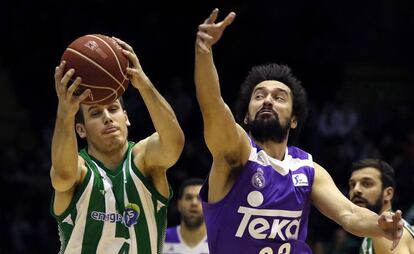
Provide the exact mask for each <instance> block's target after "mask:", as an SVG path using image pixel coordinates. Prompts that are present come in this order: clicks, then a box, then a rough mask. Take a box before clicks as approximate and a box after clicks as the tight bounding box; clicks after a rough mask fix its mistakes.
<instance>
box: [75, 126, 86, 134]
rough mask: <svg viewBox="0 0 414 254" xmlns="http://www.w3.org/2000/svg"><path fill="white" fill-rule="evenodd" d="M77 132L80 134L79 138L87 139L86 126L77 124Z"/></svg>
mask: <svg viewBox="0 0 414 254" xmlns="http://www.w3.org/2000/svg"><path fill="white" fill-rule="evenodd" d="M75 129H76V132H77V133H78V135H79V137H81V138H85V137H86V129H85V126H84V125H83V124H81V123H77V124H76V125H75Z"/></svg>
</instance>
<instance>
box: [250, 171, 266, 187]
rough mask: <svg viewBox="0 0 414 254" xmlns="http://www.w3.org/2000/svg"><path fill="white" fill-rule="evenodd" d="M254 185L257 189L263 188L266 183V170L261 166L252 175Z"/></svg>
mask: <svg viewBox="0 0 414 254" xmlns="http://www.w3.org/2000/svg"><path fill="white" fill-rule="evenodd" d="M252 185H253V187H254V188H256V189H261V188H263V187H264V186H265V185H266V180H265V178H264V172H263V170H262V169H261V168H258V169H257V172H256V173H254V175H253V176H252Z"/></svg>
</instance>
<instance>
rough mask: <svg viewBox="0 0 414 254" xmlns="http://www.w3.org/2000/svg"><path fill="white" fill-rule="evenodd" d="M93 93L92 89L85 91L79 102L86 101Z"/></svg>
mask: <svg viewBox="0 0 414 254" xmlns="http://www.w3.org/2000/svg"><path fill="white" fill-rule="evenodd" d="M91 93H92V91H91V89H86V90H85V91H83V93H81V95H79V97H78V100H79V102H82V101H84V100H85V99H86V98H88V96H89V95H90V94H91Z"/></svg>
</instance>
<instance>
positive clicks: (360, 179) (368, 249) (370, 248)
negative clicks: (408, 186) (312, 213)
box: [349, 159, 414, 254]
mask: <svg viewBox="0 0 414 254" xmlns="http://www.w3.org/2000/svg"><path fill="white" fill-rule="evenodd" d="M394 194H395V177H394V169H393V168H392V167H391V166H390V165H389V164H388V163H386V162H385V161H382V160H379V159H364V160H360V161H358V162H355V163H353V164H352V174H351V177H350V178H349V198H350V199H351V201H352V202H354V203H355V204H356V205H358V206H361V207H365V208H368V209H369V210H371V211H373V212H375V213H378V214H380V213H384V212H392V200H393V198H394ZM359 253H360V254H370V253H384V254H386V253H390V254H391V253H414V230H413V229H412V228H411V226H410V225H409V224H408V223H407V222H406V221H404V234H403V237H402V239H401V241H400V243H399V244H398V246H397V248H396V249H395V250H394V251H391V250H390V249H389V242H388V241H387V239H385V238H383V237H372V238H368V237H365V238H364V241H363V242H362V245H361V249H360V252H359Z"/></svg>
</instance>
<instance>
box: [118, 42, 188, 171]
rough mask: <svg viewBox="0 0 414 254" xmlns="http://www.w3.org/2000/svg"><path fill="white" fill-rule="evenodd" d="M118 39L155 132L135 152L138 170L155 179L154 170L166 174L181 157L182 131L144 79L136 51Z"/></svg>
mask: <svg viewBox="0 0 414 254" xmlns="http://www.w3.org/2000/svg"><path fill="white" fill-rule="evenodd" d="M115 39H116V40H117V42H118V43H119V44H120V45H121V46H122V47H123V48H124V50H123V52H124V54H125V55H126V56H127V57H128V59H129V61H130V62H131V63H132V67H131V68H128V69H127V72H128V75H129V77H130V80H131V84H132V85H133V86H134V87H135V88H136V89H138V91H139V93H140V94H141V97H142V99H143V100H144V103H145V106H146V107H147V109H148V112H149V114H150V117H151V120H152V123H153V124H154V128H155V131H156V132H155V133H154V134H152V135H151V136H150V137H148V138H147V139H145V140H143V141H142V142H141V144H138V145H137V146H136V147H135V148H134V149H136V150H137V153H138V154H142V155H143V157H142V161H141V162H140V163H139V164H140V165H139V166H140V167H141V170H143V171H145V172H146V173H148V174H150V175H153V173H154V172H153V171H154V170H155V171H161V173H162V172H165V171H166V170H167V169H168V168H169V167H171V166H172V165H174V163H175V162H177V160H178V158H179V157H180V155H181V151H182V149H183V147H184V134H183V131H182V130H181V127H180V125H179V124H178V121H177V118H176V116H175V114H174V111H173V110H172V108H171V106H170V105H169V104H168V102H167V101H166V100H165V99H164V98H163V97H162V96H161V94H160V93H159V92H158V91H157V89H156V88H155V87H154V86H153V84H152V83H151V81H150V80H149V78H148V77H147V76H146V75H145V73H144V71H143V70H142V68H141V64H140V62H139V60H138V57H137V55H136V54H135V52H134V50H133V48H132V47H131V46H130V45H128V44H127V43H125V42H124V41H122V40H120V39H117V38H115ZM155 173H157V172H155Z"/></svg>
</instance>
